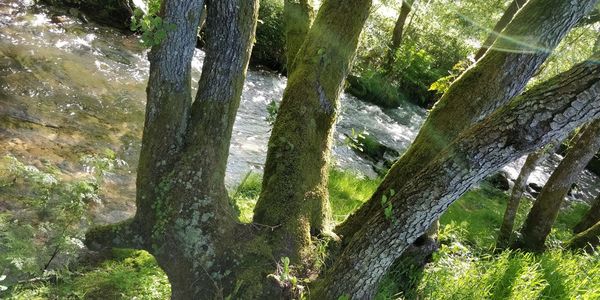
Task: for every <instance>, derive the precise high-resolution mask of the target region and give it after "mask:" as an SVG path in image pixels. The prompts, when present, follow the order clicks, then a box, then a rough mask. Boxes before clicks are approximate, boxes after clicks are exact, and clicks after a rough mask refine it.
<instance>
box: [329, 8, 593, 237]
mask: <svg viewBox="0 0 600 300" xmlns="http://www.w3.org/2000/svg"><path fill="white" fill-rule="evenodd" d="M595 2H596V0H579V1H572V2H565V1H563V0H550V1H548V0H532V1H529V2H528V3H527V5H526V6H525V7H523V9H521V10H520V11H519V12H518V14H517V16H516V17H515V18H514V20H513V21H512V22H511V23H510V24H509V25H508V26H507V28H506V29H505V30H504V35H505V36H507V37H514V38H517V37H522V38H523V37H529V38H528V39H529V41H525V40H523V41H521V42H522V43H519V42H514V39H513V42H511V40H509V39H503V38H500V39H498V40H497V41H496V42H495V45H496V46H495V47H493V48H492V51H490V52H489V53H488V55H486V56H485V57H483V58H482V59H481V60H480V61H479V62H478V63H477V64H476V65H475V66H474V67H472V68H470V69H468V70H467V71H466V72H465V73H464V74H463V75H462V76H460V77H459V78H458V79H457V80H456V81H455V82H454V83H453V84H452V86H450V88H449V89H448V91H447V92H446V93H445V94H444V95H443V96H442V98H441V99H440V100H439V101H438V102H437V104H436V105H435V106H434V108H433V109H432V110H431V112H430V114H429V116H428V118H427V120H426V121H425V123H424V124H423V126H422V127H421V130H420V131H419V134H418V135H417V137H416V138H415V140H414V141H413V143H412V145H411V146H410V148H408V150H407V151H406V152H405V153H404V155H402V157H400V159H399V160H398V161H397V162H396V163H395V164H394V165H393V166H392V168H391V169H390V171H389V172H388V174H387V175H386V176H385V178H384V180H383V182H382V183H381V185H380V186H379V187H378V188H377V190H376V191H375V193H374V194H373V196H372V197H371V199H370V200H369V201H368V202H367V203H365V204H364V205H363V206H361V207H360V208H359V209H358V210H357V211H356V212H355V213H354V214H352V215H351V216H350V217H349V218H348V219H347V220H346V221H345V222H344V223H343V224H341V225H340V226H338V228H337V229H336V233H338V234H339V235H341V236H343V237H344V239H349V238H350V237H351V236H352V235H353V234H354V233H355V232H356V231H358V230H360V229H361V228H362V227H363V225H364V223H365V222H366V221H367V220H368V218H369V216H371V215H372V214H373V213H375V212H376V211H378V210H380V209H381V204H380V199H381V197H382V196H383V195H384V193H386V192H388V191H389V190H390V189H394V190H396V191H399V190H400V189H402V187H403V185H404V183H406V182H408V181H410V179H411V178H412V177H413V176H414V174H416V173H418V172H419V171H420V170H421V169H422V168H424V167H426V166H427V164H428V163H429V162H430V161H431V160H433V158H434V157H435V156H436V155H437V154H438V153H440V152H441V151H442V150H443V149H444V148H445V147H446V146H447V145H449V144H450V142H452V140H454V139H455V138H456V137H457V136H458V135H459V134H460V132H461V131H463V130H464V129H466V128H469V127H470V126H471V125H472V124H474V123H476V122H477V121H479V120H482V119H483V118H485V117H486V116H488V115H489V114H490V113H491V112H493V111H494V110H496V108H498V107H500V106H502V105H504V104H506V103H507V102H508V101H509V99H511V98H512V97H514V96H516V95H518V94H519V93H521V91H522V89H523V88H524V87H525V85H526V84H527V82H528V81H529V79H530V78H531V76H532V75H533V74H534V73H535V71H536V70H537V69H538V68H539V67H540V65H541V64H542V63H543V62H544V61H545V59H546V58H547V57H548V55H549V53H550V52H551V50H552V49H554V48H555V47H556V45H557V44H558V43H559V42H560V40H561V39H562V38H563V37H564V36H565V35H566V34H567V33H568V31H569V30H570V29H571V28H572V27H573V25H574V24H575V23H576V22H577V20H578V19H580V18H581V17H583V16H584V15H585V14H586V13H587V12H588V11H589V10H590V9H591V8H592V7H593V6H594V4H595ZM533 37H535V41H533V39H534V38H533ZM532 43H534V44H533V45H532ZM498 49H503V51H499V50H498ZM344 243H345V242H344Z"/></svg>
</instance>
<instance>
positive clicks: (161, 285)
mask: <svg viewBox="0 0 600 300" xmlns="http://www.w3.org/2000/svg"><path fill="white" fill-rule="evenodd" d="M379 181H380V180H379V179H368V178H360V177H359V176H357V175H356V174H354V173H352V172H348V171H340V170H332V172H331V174H330V178H329V192H330V200H331V204H332V209H333V216H334V221H335V222H336V223H339V222H341V221H343V220H344V218H346V217H347V216H348V215H349V214H350V213H351V212H352V211H354V210H355V209H356V208H357V207H358V206H359V205H360V204H361V203H362V202H364V201H366V200H367V199H368V198H369V196H370V195H371V193H372V192H373V191H374V190H375V189H376V187H377V185H378V184H379ZM260 188H261V177H260V175H258V174H248V175H247V176H246V177H245V179H244V180H243V181H242V184H240V186H239V187H237V188H236V189H234V190H232V191H231V193H230V196H231V198H232V201H233V202H234V203H235V205H236V206H237V208H238V210H239V213H240V221H242V222H246V223H248V222H251V220H252V210H253V208H254V205H255V204H256V200H257V199H258V197H259V195H260ZM507 197H508V196H507V195H506V194H505V193H503V192H501V191H498V190H495V189H494V188H492V187H489V186H487V185H483V186H482V187H479V188H476V189H473V190H472V191H470V192H468V193H466V194H465V195H464V196H463V197H462V198H460V199H459V200H458V201H456V203H455V204H453V205H452V206H451V207H450V208H449V210H448V211H447V212H446V213H445V214H444V215H443V216H442V218H441V220H440V222H441V227H440V233H439V237H440V242H441V247H440V250H439V251H438V252H437V253H435V255H434V257H433V261H432V262H431V263H430V264H428V265H427V266H426V267H425V268H424V269H423V270H406V269H392V270H391V271H390V272H389V273H388V275H387V276H386V277H385V279H384V280H383V282H382V284H381V286H380V290H379V292H378V294H377V299H461V300H462V299H600V254H598V253H594V254H584V253H573V252H570V251H566V250H563V249H561V247H560V245H561V242H562V241H564V240H566V239H568V238H569V237H570V236H571V233H570V228H572V227H573V226H574V225H575V223H576V222H577V221H578V220H579V218H580V217H581V216H582V215H583V213H584V212H585V210H586V206H585V205H583V204H571V205H570V206H569V207H568V208H566V209H564V210H563V211H562V213H561V215H560V216H559V218H558V220H557V222H556V224H555V226H554V229H553V231H552V234H551V236H550V237H549V245H550V249H549V250H548V251H546V252H545V253H543V254H537V255H536V254H530V253H522V252H519V251H511V250H506V251H502V252H497V251H495V249H494V244H495V237H496V233H497V229H498V228H499V226H500V222H501V220H502V214H503V213H504V208H505V203H506V200H507ZM530 206H531V201H530V200H527V199H524V201H523V205H522V207H521V208H520V210H519V213H518V217H517V227H518V226H519V224H520V223H521V222H522V221H523V220H524V217H525V214H526V212H527V211H528V210H529V208H530ZM407 274H408V276H406V275H407ZM400 278H403V280H402V281H401V280H400ZM406 278H408V282H407V281H406ZM169 289H170V288H169V284H168V280H167V278H166V276H165V275H164V273H163V272H162V270H161V269H160V268H159V267H158V266H157V265H156V262H155V260H154V259H153V258H152V256H151V255H149V254H148V253H146V252H143V251H133V250H114V251H113V254H112V256H111V257H110V258H108V259H107V260H104V261H103V262H101V263H89V264H88V265H85V266H80V267H79V268H78V269H77V270H74V271H68V272H66V271H65V272H64V273H63V274H61V275H60V276H57V278H56V279H55V280H51V281H42V282H34V283H28V284H20V285H17V286H16V287H13V288H12V289H10V290H9V291H8V292H9V294H8V297H7V298H8V299H166V298H168V297H169V295H170V291H169Z"/></svg>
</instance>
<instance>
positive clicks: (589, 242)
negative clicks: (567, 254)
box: [566, 222, 600, 252]
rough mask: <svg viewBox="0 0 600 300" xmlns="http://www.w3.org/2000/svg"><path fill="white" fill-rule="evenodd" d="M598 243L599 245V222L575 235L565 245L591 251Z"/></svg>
mask: <svg viewBox="0 0 600 300" xmlns="http://www.w3.org/2000/svg"><path fill="white" fill-rule="evenodd" d="M598 245H600V222H598V223H596V224H594V225H593V226H591V227H590V228H588V229H586V230H585V231H583V232H580V233H578V234H577V235H575V236H574V237H573V238H572V239H571V240H569V242H567V245H566V246H567V248H570V249H584V250H585V251H587V252H593V251H594V250H595V249H596V247H597V246H598Z"/></svg>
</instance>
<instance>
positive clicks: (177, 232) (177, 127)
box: [87, 0, 258, 299]
mask: <svg viewBox="0 0 600 300" xmlns="http://www.w3.org/2000/svg"><path fill="white" fill-rule="evenodd" d="M203 4H204V3H203V1H198V0H195V1H175V0H166V1H164V2H163V3H162V8H161V14H162V16H163V20H164V22H165V23H168V24H174V25H175V26H174V28H175V29H173V30H170V31H168V33H167V36H166V38H165V40H163V41H162V42H161V44H160V45H158V46H155V47H154V48H153V49H152V51H151V52H150V55H149V59H150V79H149V84H148V89H147V93H148V100H147V105H146V121H145V127H144V137H143V141H142V151H141V156H140V164H139V167H138V178H137V203H136V204H137V211H136V215H135V217H134V219H133V221H128V222H126V223H122V224H118V225H114V226H108V227H100V228H96V229H93V230H92V231H90V232H89V234H88V235H87V244H88V245H92V246H93V245H94V244H103V245H104V246H116V247H123V246H126V247H132V246H133V247H136V248H142V249H146V250H148V251H149V252H151V253H152V254H153V255H154V256H155V257H156V259H157V261H158V263H159V265H160V266H161V267H162V268H163V269H164V270H165V272H166V274H167V276H168V277H169V281H170V283H171V290H172V298H173V299H207V298H222V297H223V295H226V294H227V293H229V292H231V290H232V289H233V286H234V284H235V281H234V279H235V272H234V271H233V270H234V269H233V266H235V265H236V263H237V262H236V261H237V260H238V259H239V253H238V252H237V251H236V250H237V249H236V248H235V247H233V246H232V245H235V242H236V241H239V240H240V238H239V237H238V236H236V235H239V234H241V232H240V231H239V230H237V229H236V221H237V219H236V217H235V214H234V211H233V209H232V208H231V207H230V205H229V201H228V195H227V191H226V189H225V185H224V176H225V168H226V163H227V157H228V154H229V151H228V149H229V141H230V138H231V131H232V128H233V122H234V120H235V115H236V111H237V108H238V105H239V101H240V98H241V92H242V87H243V82H244V78H245V74H246V68H247V65H248V60H249V57H250V50H251V48H252V41H253V34H254V30H255V26H256V19H257V15H258V3H257V1H246V0H243V1H242V0H223V1H210V2H209V3H208V4H207V9H208V13H207V15H208V17H207V21H206V22H207V45H206V57H205V62H204V66H203V69H202V76H201V78H200V81H199V86H198V94H197V95H196V99H195V101H194V103H193V104H192V101H191V88H190V87H191V82H190V80H191V72H190V70H191V59H192V55H193V52H194V46H195V44H196V33H197V30H198V25H199V21H200V16H201V13H202V6H203ZM223 49H227V51H223Z"/></svg>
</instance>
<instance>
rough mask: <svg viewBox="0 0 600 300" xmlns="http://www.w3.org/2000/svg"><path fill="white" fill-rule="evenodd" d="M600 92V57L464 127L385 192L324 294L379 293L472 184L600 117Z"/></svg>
mask: <svg viewBox="0 0 600 300" xmlns="http://www.w3.org/2000/svg"><path fill="white" fill-rule="evenodd" d="M598 93H600V64H597V63H595V62H593V61H587V62H584V63H581V64H579V65H577V66H575V67H573V68H572V69H571V70H569V71H567V72H565V73H562V74H560V75H558V76H556V77H554V78H552V79H551V80H549V81H547V82H545V83H543V84H541V85H539V86H537V87H535V88H532V89H531V90H529V91H528V92H526V93H524V94H523V95H521V96H518V97H516V98H515V99H513V101H511V102H510V103H509V104H508V105H506V106H504V107H502V108H501V109H500V110H498V111H496V112H494V113H493V114H491V115H490V116H489V117H487V118H486V119H484V120H482V121H481V122H479V123H477V124H475V125H473V126H472V127H471V128H469V129H468V130H466V131H464V132H463V133H462V134H460V136H459V137H458V138H457V139H455V140H454V142H453V143H452V144H451V145H449V146H448V147H446V148H445V149H444V150H443V151H441V152H440V154H439V155H438V156H437V157H436V158H435V159H434V160H433V161H432V162H431V163H429V164H428V165H427V166H426V167H425V168H424V169H422V170H420V171H419V172H418V173H415V174H413V176H412V178H410V179H409V180H408V181H407V182H406V183H405V184H404V185H403V188H402V189H401V190H398V191H396V192H392V191H391V190H389V191H387V192H386V193H385V194H386V195H387V196H388V197H387V198H386V201H385V202H386V203H389V204H388V205H389V207H390V208H391V213H386V212H385V211H384V209H383V208H380V209H379V210H377V211H375V212H374V213H373V215H371V217H370V218H368V219H367V220H366V222H365V223H364V224H363V226H362V227H361V229H360V230H359V231H358V232H357V233H356V234H354V236H353V237H352V238H351V240H350V241H349V242H348V244H347V246H346V247H345V248H344V249H343V251H342V253H341V254H340V255H339V256H338V257H337V259H336V260H335V263H334V264H333V266H332V267H331V268H329V269H328V270H327V272H326V273H325V275H324V278H323V279H322V283H321V288H320V289H317V298H318V299H336V298H337V297H339V296H341V295H352V297H354V298H356V299H365V298H367V299H368V298H371V297H372V296H373V293H374V290H375V287H376V286H377V284H378V283H379V281H380V280H381V278H382V277H383V275H384V274H385V272H386V271H387V270H388V268H389V267H390V265H392V263H393V262H394V261H395V260H396V259H397V258H398V257H399V256H400V255H401V254H402V252H403V251H404V250H405V249H406V248H407V247H408V246H409V245H410V244H411V243H412V242H414V241H415V240H416V239H417V238H418V237H419V236H420V235H421V234H423V232H425V230H426V229H427V228H428V227H429V225H430V224H431V223H432V222H433V221H434V220H435V219H437V218H438V217H439V216H440V215H441V214H442V213H443V212H444V211H445V210H446V209H447V208H448V206H449V205H450V204H452V202H453V201H455V200H456V199H457V198H458V197H460V196H461V195H462V194H463V193H465V192H466V191H467V190H468V189H469V188H471V187H472V186H474V185H475V184H476V183H477V182H479V181H480V180H481V179H483V178H484V177H485V176H487V175H488V174H490V173H492V172H494V171H495V170H497V169H498V168H500V167H501V166H503V165H505V164H507V163H509V162H511V161H513V160H514V159H516V158H518V157H521V156H522V155H524V154H526V153H529V152H531V151H534V150H536V149H539V148H540V147H542V146H543V145H546V144H548V143H550V142H551V141H553V140H560V139H563V138H564V137H566V136H567V135H568V134H569V132H571V131H573V130H574V129H575V128H576V127H578V126H580V125H582V124H583V123H584V122H587V121H589V120H590V119H595V118H598V117H600V99H599V98H598ZM582 105H583V106H584V107H585V108H583V107H582ZM578 108H582V110H579V109H578ZM573 113H574V114H573ZM380 201H382V200H381V199H380Z"/></svg>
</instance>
